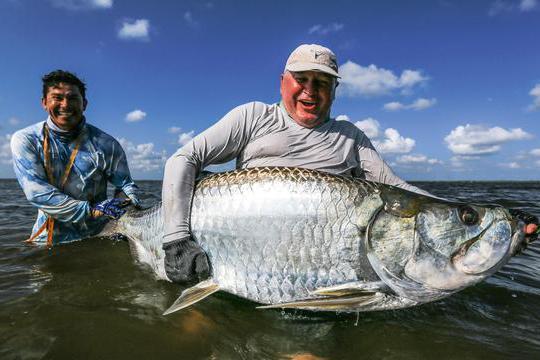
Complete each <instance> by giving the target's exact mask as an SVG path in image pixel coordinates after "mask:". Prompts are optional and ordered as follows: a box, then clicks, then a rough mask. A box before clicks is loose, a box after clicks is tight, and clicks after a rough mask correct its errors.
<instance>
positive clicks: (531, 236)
mask: <svg viewBox="0 0 540 360" xmlns="http://www.w3.org/2000/svg"><path fill="white" fill-rule="evenodd" d="M509 212H510V215H512V216H513V217H514V219H516V220H518V221H520V222H522V223H523V224H524V226H523V232H524V233H525V239H526V241H527V244H530V243H531V242H533V241H534V240H536V239H537V238H538V234H539V232H540V229H539V226H538V224H539V221H538V218H537V217H536V216H534V215H531V214H529V213H526V212H525V211H521V210H517V209H510V210H509Z"/></svg>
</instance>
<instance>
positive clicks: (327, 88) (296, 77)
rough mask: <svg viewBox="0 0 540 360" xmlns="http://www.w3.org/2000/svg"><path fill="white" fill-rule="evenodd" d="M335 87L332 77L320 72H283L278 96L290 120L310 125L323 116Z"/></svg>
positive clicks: (305, 125)
mask: <svg viewBox="0 0 540 360" xmlns="http://www.w3.org/2000/svg"><path fill="white" fill-rule="evenodd" d="M336 86H337V82H336V79H335V78H334V77H332V76H330V75H328V74H325V73H322V72H318V71H302V72H291V71H286V72H285V73H284V74H283V75H282V77H281V98H282V100H283V104H284V105H285V109H286V110H287V112H288V113H289V115H290V116H291V117H292V118H293V119H294V121H296V122H297V123H298V124H299V125H301V126H304V127H306V128H313V127H316V126H318V125H320V124H322V123H323V122H324V121H325V120H326V119H327V117H328V115H329V113H330V107H331V106H332V101H333V100H334V91H335V88H336Z"/></svg>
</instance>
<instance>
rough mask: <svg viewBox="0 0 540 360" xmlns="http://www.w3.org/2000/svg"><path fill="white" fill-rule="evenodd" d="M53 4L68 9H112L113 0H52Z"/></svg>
mask: <svg viewBox="0 0 540 360" xmlns="http://www.w3.org/2000/svg"><path fill="white" fill-rule="evenodd" d="M51 4H52V5H53V6H54V7H58V8H63V9H68V10H93V9H110V8H112V6H113V0H51Z"/></svg>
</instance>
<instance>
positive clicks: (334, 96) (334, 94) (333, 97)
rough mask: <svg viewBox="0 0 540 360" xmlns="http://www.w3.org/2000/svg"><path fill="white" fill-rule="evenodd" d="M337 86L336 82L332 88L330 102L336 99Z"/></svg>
mask: <svg viewBox="0 0 540 360" xmlns="http://www.w3.org/2000/svg"><path fill="white" fill-rule="evenodd" d="M338 86H339V82H338V81H337V80H336V86H334V90H333V91H332V101H334V100H335V99H336V89H337V87H338Z"/></svg>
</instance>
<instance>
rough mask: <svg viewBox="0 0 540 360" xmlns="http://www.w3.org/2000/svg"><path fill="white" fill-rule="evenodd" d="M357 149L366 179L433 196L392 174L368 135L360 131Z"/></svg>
mask: <svg viewBox="0 0 540 360" xmlns="http://www.w3.org/2000/svg"><path fill="white" fill-rule="evenodd" d="M357 149H358V156H359V159H360V161H359V166H360V168H361V172H362V171H363V172H364V174H365V176H366V180H370V181H375V182H379V183H383V184H388V185H394V186H397V187H399V188H402V189H404V190H408V191H412V192H415V193H418V194H423V195H427V196H433V195H431V194H430V193H428V192H427V191H424V190H422V189H420V188H417V187H416V186H413V185H411V184H409V183H407V182H406V181H404V180H403V179H401V178H400V177H399V176H397V175H396V174H394V172H393V171H392V169H391V168H390V166H388V164H386V162H385V161H384V160H383V159H382V158H381V155H379V153H378V152H377V150H375V148H374V147H373V144H372V143H371V141H370V140H369V139H368V137H367V136H366V135H365V134H364V133H361V135H360V136H359V139H358V140H357Z"/></svg>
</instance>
